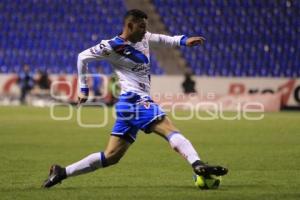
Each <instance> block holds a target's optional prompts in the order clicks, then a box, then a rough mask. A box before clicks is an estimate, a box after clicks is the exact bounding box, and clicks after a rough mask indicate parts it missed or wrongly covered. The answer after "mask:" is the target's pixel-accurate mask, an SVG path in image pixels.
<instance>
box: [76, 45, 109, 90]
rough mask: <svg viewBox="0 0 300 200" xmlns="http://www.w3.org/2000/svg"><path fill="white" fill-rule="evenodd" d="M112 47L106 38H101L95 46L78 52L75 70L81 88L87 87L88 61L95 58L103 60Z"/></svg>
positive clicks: (107, 56)
mask: <svg viewBox="0 0 300 200" xmlns="http://www.w3.org/2000/svg"><path fill="white" fill-rule="evenodd" d="M111 52H112V48H111V47H110V45H109V44H108V41H107V40H102V41H101V42H100V43H99V44H97V45H96V46H93V47H91V48H89V49H86V50H84V51H83V52H81V53H79V54H78V59H77V71H78V81H79V86H80V87H81V88H87V87H88V84H87V76H86V74H88V63H89V62H91V61H95V60H104V59H107V58H109V57H110V54H111Z"/></svg>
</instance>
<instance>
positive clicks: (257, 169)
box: [0, 107, 300, 200]
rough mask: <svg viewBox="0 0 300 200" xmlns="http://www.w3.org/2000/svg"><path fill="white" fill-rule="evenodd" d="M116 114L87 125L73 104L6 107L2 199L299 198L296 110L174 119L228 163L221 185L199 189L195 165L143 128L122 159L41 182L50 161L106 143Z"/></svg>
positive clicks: (1, 132) (98, 115)
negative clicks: (253, 117) (257, 116)
mask: <svg viewBox="0 0 300 200" xmlns="http://www.w3.org/2000/svg"><path fill="white" fill-rule="evenodd" d="M111 111H112V110H111V109H110V110H109V112H111ZM181 114H182V115H184V114H185V113H184V112H182V113H181ZM232 114H233V113H227V115H232ZM55 115H57V116H66V115H68V110H67V109H65V108H59V109H55ZM102 117H103V110H102V109H101V108H85V109H83V113H82V120H83V121H84V122H85V123H96V122H100V120H101V119H102ZM113 122H114V121H113V119H112V117H111V116H110V118H109V123H108V125H107V126H106V127H104V128H81V127H80V126H78V124H77V122H76V110H75V109H74V112H73V117H72V119H71V120H67V121H55V120H53V119H51V118H50V109H49V108H32V107H0V149H1V150H0V161H1V164H0V199H1V200H5V199H21V200H27V199H30V200H32V199H44V200H46V199H71V200H76V199H89V200H91V199H114V200H123V199H128V200H129V199H130V200H132V199H141V200H142V199H143V200H146V199H155V200H157V199H162V200H168V199H170V200H171V199H172V200H176V199H178V200H179V199H180V200H183V199H188V200H194V199H203V200H204V199H205V200H210V199H228V200H229V199H230V200H232V199H253V200H254V199H255V200H257V199H260V200H261V199H272V200H273V199H280V200H283V199H284V200H286V199H300V189H299V187H300V114H299V113H296V112H281V113H266V114H265V117H264V119H263V120H260V121H247V120H235V121H226V120H213V121H199V120H197V119H191V120H187V121H178V120H175V121H174V123H175V124H176V126H177V127H178V128H179V129H180V130H181V132H182V133H184V135H185V136H186V137H187V138H189V139H190V140H191V141H192V143H193V144H194V146H195V148H196V149H197V151H198V152H199V153H200V156H201V157H202V159H203V160H205V161H207V162H209V163H211V164H221V165H224V166H227V167H228V168H229V169H230V172H229V174H228V175H227V176H225V177H224V178H223V181H222V184H221V187H220V188H219V189H218V190H210V191H202V190H199V189H197V188H196V187H195V186H194V184H193V181H192V169H191V167H190V166H189V165H188V164H187V163H186V162H185V161H184V160H183V159H182V158H181V157H180V156H179V155H177V154H176V153H175V152H174V151H173V150H171V148H170V147H169V145H168V144H167V142H166V141H164V140H163V139H161V138H160V137H159V136H156V135H155V134H150V135H145V134H143V133H139V135H138V139H137V141H136V142H135V143H134V144H133V145H132V147H131V148H130V149H129V151H128V152H127V154H126V155H125V157H124V158H123V159H122V160H121V162H120V163H119V164H118V165H115V166H113V167H110V168H106V169H102V170H98V171H96V172H94V173H91V174H88V175H84V176H80V177H75V178H70V179H68V180H65V181H64V182H63V184H61V185H58V186H57V187H54V188H51V189H49V190H45V189H41V188H40V186H41V183H42V181H43V180H44V179H45V178H46V177H47V173H48V168H49V166H50V165H51V164H52V163H59V164H61V165H64V166H65V165H67V164H70V163H72V162H74V161H77V160H79V159H81V158H83V157H84V156H86V155H88V154H90V153H93V152H97V151H100V150H103V149H104V148H105V145H106V142H107V139H108V137H109V134H110V130H111V127H112V125H113Z"/></svg>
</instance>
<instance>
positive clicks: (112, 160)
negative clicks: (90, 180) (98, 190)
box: [105, 151, 123, 165]
mask: <svg viewBox="0 0 300 200" xmlns="http://www.w3.org/2000/svg"><path fill="white" fill-rule="evenodd" d="M105 157H106V163H107V165H115V164H117V163H118V162H119V161H120V160H121V158H122V157H123V154H120V153H118V152H115V151H109V152H105Z"/></svg>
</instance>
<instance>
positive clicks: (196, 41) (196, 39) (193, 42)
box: [186, 36, 205, 47]
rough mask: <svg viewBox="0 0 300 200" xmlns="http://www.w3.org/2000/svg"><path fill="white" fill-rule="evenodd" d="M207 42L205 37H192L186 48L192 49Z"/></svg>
mask: <svg viewBox="0 0 300 200" xmlns="http://www.w3.org/2000/svg"><path fill="white" fill-rule="evenodd" d="M204 41H205V38H204V37H201V36H199V37H190V38H188V39H187V40H186V46H188V47H192V46H196V45H202V44H203V43H204Z"/></svg>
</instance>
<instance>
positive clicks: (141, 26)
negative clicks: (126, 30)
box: [131, 19, 148, 42]
mask: <svg viewBox="0 0 300 200" xmlns="http://www.w3.org/2000/svg"><path fill="white" fill-rule="evenodd" d="M147 24H148V22H147V19H140V20H138V21H136V22H134V23H132V29H131V40H132V42H140V41H141V40H142V39H143V38H144V35H145V34H146V30H147Z"/></svg>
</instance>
